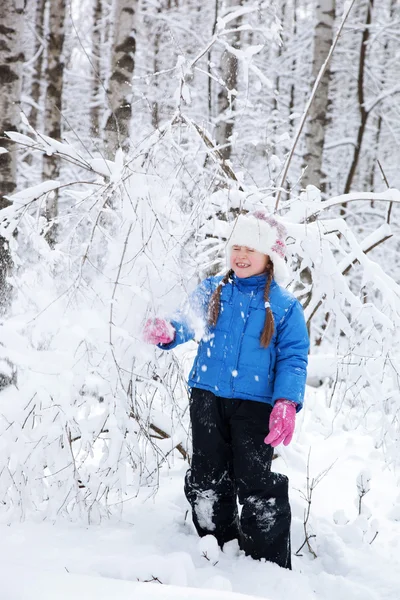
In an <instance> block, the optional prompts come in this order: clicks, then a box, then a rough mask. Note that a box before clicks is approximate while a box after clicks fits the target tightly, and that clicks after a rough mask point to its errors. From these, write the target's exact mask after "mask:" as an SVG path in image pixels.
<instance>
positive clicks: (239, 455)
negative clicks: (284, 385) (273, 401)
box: [185, 388, 291, 569]
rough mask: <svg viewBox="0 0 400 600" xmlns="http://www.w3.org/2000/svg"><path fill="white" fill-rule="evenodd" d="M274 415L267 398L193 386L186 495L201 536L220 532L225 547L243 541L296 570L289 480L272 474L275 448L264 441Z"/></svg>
mask: <svg viewBox="0 0 400 600" xmlns="http://www.w3.org/2000/svg"><path fill="white" fill-rule="evenodd" d="M270 413H271V406H270V405H269V404H265V403H263V402H256V401H253V400H234V399H231V398H221V397H218V396H215V395H214V394H212V393H211V392H208V391H205V390H200V389H198V388H193V389H192V394H191V399H190V417H191V422H192V436H193V456H192V462H191V468H190V469H189V470H188V472H187V473H186V478H185V494H186V497H187V499H188V501H189V503H190V505H191V508H192V517H193V523H194V525H195V527H196V529H197V532H198V534H199V536H201V537H203V536H205V535H209V534H211V535H214V536H215V537H216V539H217V541H218V544H219V545H220V546H221V547H222V546H223V544H225V543H226V542H228V541H230V540H233V539H237V540H238V541H239V545H240V547H241V549H242V550H244V552H245V553H246V554H247V555H250V556H252V557H253V558H255V559H261V558H265V559H266V560H268V561H271V562H274V563H276V564H278V565H280V566H281V567H286V568H287V569H290V568H291V557H290V521H291V513H290V505H289V497H288V478H287V477H286V476H285V475H281V474H279V473H273V472H271V461H272V455H273V448H271V446H269V445H266V444H265V443H264V438H265V436H266V435H267V434H268V423H269V416H270ZM237 497H238V498H239V503H240V504H241V505H242V512H241V515H240V518H239V513H238V505H237Z"/></svg>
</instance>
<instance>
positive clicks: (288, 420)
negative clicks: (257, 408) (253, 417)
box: [264, 398, 296, 448]
mask: <svg viewBox="0 0 400 600" xmlns="http://www.w3.org/2000/svg"><path fill="white" fill-rule="evenodd" d="M295 422H296V404H295V403H294V402H291V401H290V400H284V399H283V398H280V399H279V400H277V401H276V402H275V405H274V408H273V409H272V411H271V414H270V417H269V434H268V435H267V437H266V438H265V440H264V442H265V443H266V444H271V446H272V447H273V448H275V446H278V444H280V443H281V442H283V445H284V446H287V445H288V444H290V442H291V441H292V437H293V433H294V426H295Z"/></svg>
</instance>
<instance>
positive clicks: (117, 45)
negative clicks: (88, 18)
mask: <svg viewBox="0 0 400 600" xmlns="http://www.w3.org/2000/svg"><path fill="white" fill-rule="evenodd" d="M138 5H139V2H138V0H115V12H114V15H115V18H114V39H113V44H112V54H111V75H110V80H109V85H108V98H109V104H110V111H111V112H110V115H109V117H108V119H107V124H106V127H105V133H106V140H105V147H106V153H107V155H108V156H109V157H110V158H112V157H113V156H114V154H115V152H116V150H117V149H118V148H119V147H120V146H121V147H122V148H124V149H125V150H126V149H127V148H128V145H129V125H130V120H131V116H132V106H131V101H130V95H131V93H132V88H131V81H132V75H133V71H134V68H135V57H136V21H137V14H138Z"/></svg>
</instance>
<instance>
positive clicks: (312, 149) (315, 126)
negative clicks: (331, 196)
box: [302, 0, 336, 189]
mask: <svg viewBox="0 0 400 600" xmlns="http://www.w3.org/2000/svg"><path fill="white" fill-rule="evenodd" d="M335 5H336V0H319V2H318V4H317V7H316V13H317V24H316V27H315V35H314V56H313V68H312V76H313V81H315V80H316V78H317V77H318V73H319V71H320V69H321V67H322V65H323V64H324V62H325V60H326V57H327V56H328V54H329V50H330V47H331V45H332V41H333V26H334V21H335V9H336V6H335ZM330 78H331V74H330V68H329V66H328V67H327V69H326V71H325V73H324V76H323V78H322V79H321V83H320V85H319V87H318V90H317V92H316V94H315V98H314V101H313V103H312V105H311V107H310V112H309V121H308V127H307V130H306V133H305V138H306V153H305V154H304V158H303V160H304V165H305V166H306V167H307V169H306V171H305V173H304V175H303V178H302V183H303V186H304V187H306V186H307V185H315V186H316V187H317V188H319V189H321V181H322V179H323V173H322V158H323V151H324V143H325V130H326V126H327V122H328V119H327V113H328V102H329V83H330Z"/></svg>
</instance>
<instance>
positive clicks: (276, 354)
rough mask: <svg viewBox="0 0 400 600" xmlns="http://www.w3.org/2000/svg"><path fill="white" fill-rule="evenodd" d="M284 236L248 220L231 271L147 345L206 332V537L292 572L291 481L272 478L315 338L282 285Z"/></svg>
mask: <svg viewBox="0 0 400 600" xmlns="http://www.w3.org/2000/svg"><path fill="white" fill-rule="evenodd" d="M285 235H286V232H285V229H284V228H283V226H282V225H281V224H279V223H278V222H277V221H276V220H275V219H274V218H272V217H269V216H268V215H266V214H265V213H263V212H260V211H258V212H255V213H253V214H251V215H246V216H245V215H240V216H239V217H238V218H237V220H236V221H235V223H234V226H233V229H232V234H231V236H230V239H229V241H228V245H227V251H228V258H229V262H230V270H229V271H228V273H227V274H226V275H225V276H224V277H209V278H208V279H206V280H205V281H203V282H202V283H201V284H200V285H199V286H198V288H197V289H196V290H195V292H194V293H193V294H192V296H191V298H190V302H189V307H188V308H187V309H186V310H184V311H181V312H180V313H178V315H177V317H176V318H175V319H172V320H171V321H170V322H167V321H164V320H162V319H155V320H154V321H152V320H151V321H148V322H147V323H146V326H145V331H144V337H145V340H146V341H147V342H149V343H153V344H157V345H158V346H159V347H160V348H163V349H165V350H170V349H172V348H174V347H175V346H177V345H178V344H182V343H183V342H186V341H188V340H191V339H193V338H194V337H195V332H196V329H197V328H198V325H199V323H200V324H202V325H203V331H202V336H201V340H200V343H199V348H198V352H197V356H196V359H195V361H194V365H193V368H192V370H191V373H190V375H189V387H190V388H191V398H190V417H191V425H192V435H193V456H192V462H191V468H190V469H189V471H188V472H187V474H186V478H185V494H186V497H187V499H188V501H189V503H190V505H191V508H192V516H193V522H194V525H195V527H196V529H197V532H198V534H199V535H200V536H205V535H208V534H212V535H214V536H215V537H216V539H217V541H218V544H219V545H220V546H221V548H222V546H223V545H224V544H225V543H226V542H228V541H230V540H232V539H237V540H238V541H239V545H240V547H241V549H242V550H244V551H245V553H246V554H248V555H250V556H252V557H253V558H255V559H261V558H264V559H266V560H269V561H272V562H275V563H277V564H278V565H280V566H282V567H286V568H288V569H290V568H291V557H290V520H291V514H290V505H289V498H288V479H287V477H286V476H284V475H281V474H279V473H273V472H271V461H272V456H273V447H275V446H277V445H278V444H280V443H281V442H283V443H284V445H287V444H289V443H290V441H291V439H292V436H293V431H294V426H295V415H296V412H298V411H299V410H300V409H301V407H302V403H303V396H304V388H305V380H306V367H307V354H308V348H309V340H308V333H307V329H306V324H305V321H304V316H303V310H302V307H301V305H300V303H299V302H298V301H297V300H296V299H295V298H294V296H292V295H291V294H290V293H289V292H287V291H286V290H285V289H283V288H282V287H280V286H279V282H282V281H283V280H284V279H285V278H286V264H285ZM268 425H269V427H268ZM266 434H268V435H266ZM237 496H238V498H239V503H240V504H241V505H242V511H241V514H240V517H239V513H238V508H237Z"/></svg>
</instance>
